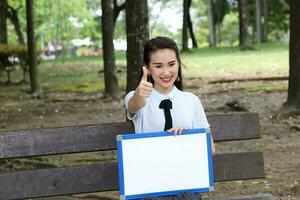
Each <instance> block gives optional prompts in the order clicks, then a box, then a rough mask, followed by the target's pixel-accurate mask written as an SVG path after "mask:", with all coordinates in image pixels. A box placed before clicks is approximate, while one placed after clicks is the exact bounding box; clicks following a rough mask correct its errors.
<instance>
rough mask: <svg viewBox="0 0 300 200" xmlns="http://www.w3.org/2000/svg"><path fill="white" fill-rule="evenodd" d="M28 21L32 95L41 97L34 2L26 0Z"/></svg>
mask: <svg viewBox="0 0 300 200" xmlns="http://www.w3.org/2000/svg"><path fill="white" fill-rule="evenodd" d="M26 21H27V41H28V64H29V77H30V93H31V94H33V95H35V96H39V95H41V90H40V85H39V81H38V68H37V63H36V46H35V37H34V6H33V0H26Z"/></svg>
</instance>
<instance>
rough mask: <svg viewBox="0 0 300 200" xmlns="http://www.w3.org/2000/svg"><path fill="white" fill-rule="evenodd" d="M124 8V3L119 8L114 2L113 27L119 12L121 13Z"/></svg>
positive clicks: (115, 0) (115, 1)
mask: <svg viewBox="0 0 300 200" xmlns="http://www.w3.org/2000/svg"><path fill="white" fill-rule="evenodd" d="M125 6H126V2H125V3H122V4H121V5H120V6H119V5H118V1H117V0H114V19H113V20H114V21H113V22H114V26H115V24H116V21H117V19H118V16H119V14H120V12H121V11H122V10H124V9H125Z"/></svg>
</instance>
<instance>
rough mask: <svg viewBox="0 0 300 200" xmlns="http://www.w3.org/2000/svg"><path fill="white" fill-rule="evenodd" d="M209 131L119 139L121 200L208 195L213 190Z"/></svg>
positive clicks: (158, 133) (123, 136) (146, 134)
mask: <svg viewBox="0 0 300 200" xmlns="http://www.w3.org/2000/svg"><path fill="white" fill-rule="evenodd" d="M210 137H211V136H210V132H209V130H205V129H191V130H185V131H184V132H183V133H182V134H181V135H177V136H174V135H171V134H170V133H167V132H156V133H141V134H124V135H119V136H117V150H118V164H119V191H120V198H121V199H138V198H144V197H153V196H164V195H175V194H178V193H181V192H208V191H210V190H212V189H213V186H214V180H213V179H214V178H213V166H212V152H211V139H210Z"/></svg>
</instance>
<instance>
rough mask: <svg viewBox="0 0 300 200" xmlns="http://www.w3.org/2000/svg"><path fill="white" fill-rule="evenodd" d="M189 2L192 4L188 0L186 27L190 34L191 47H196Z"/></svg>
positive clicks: (190, 2)
mask: <svg viewBox="0 0 300 200" xmlns="http://www.w3.org/2000/svg"><path fill="white" fill-rule="evenodd" d="M191 4H192V0H188V29H189V32H190V36H191V39H192V43H193V48H198V44H197V40H196V37H195V34H194V29H193V22H192V19H191V15H190V7H191Z"/></svg>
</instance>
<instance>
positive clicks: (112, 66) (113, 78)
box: [101, 0, 119, 97]
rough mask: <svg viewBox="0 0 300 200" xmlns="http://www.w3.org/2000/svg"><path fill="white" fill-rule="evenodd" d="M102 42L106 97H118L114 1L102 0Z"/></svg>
mask: <svg viewBox="0 0 300 200" xmlns="http://www.w3.org/2000/svg"><path fill="white" fill-rule="evenodd" d="M101 4H102V42H103V43H102V44H103V61H104V81H105V90H104V97H118V96H119V86H118V78H117V70H116V62H115V49H114V43H113V35H114V34H113V33H114V22H113V19H114V12H113V1H112V0H102V1H101Z"/></svg>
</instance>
